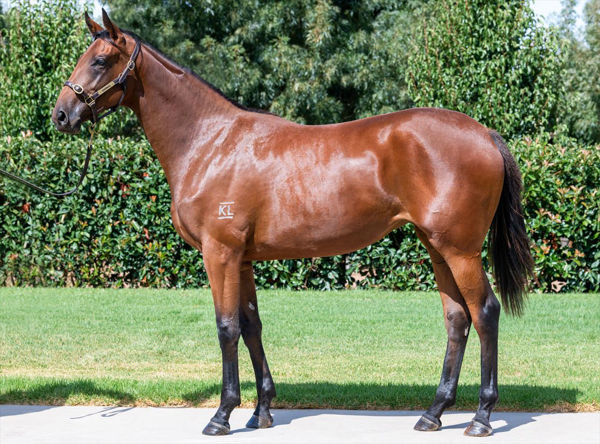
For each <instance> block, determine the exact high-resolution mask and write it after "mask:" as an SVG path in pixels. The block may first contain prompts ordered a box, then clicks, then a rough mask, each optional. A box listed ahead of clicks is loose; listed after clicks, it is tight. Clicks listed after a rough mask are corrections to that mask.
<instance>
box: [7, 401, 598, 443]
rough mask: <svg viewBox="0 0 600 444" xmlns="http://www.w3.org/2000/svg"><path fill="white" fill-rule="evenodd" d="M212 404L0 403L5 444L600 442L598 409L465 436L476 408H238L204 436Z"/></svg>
mask: <svg viewBox="0 0 600 444" xmlns="http://www.w3.org/2000/svg"><path fill="white" fill-rule="evenodd" d="M213 413H214V411H213V409H190V408H125V407H43V406H13V405H0V443H1V444H17V443H19V444H20V443H27V444H95V443H98V444H122V443H127V444H137V443H140V444H142V443H143V444H162V443H168V444H179V443H213V444H215V443H218V444H222V443H234V442H235V443H262V444H269V443H277V444H279V443H284V444H287V443H291V444H292V443H310V444H319V443H328V444H332V443H340V444H341V443H343V444H349V443H377V444H384V443H392V442H393V443H445V444H449V443H450V444H451V443H471V444H473V443H486V444H488V443H489V444H493V443H499V442H500V443H503V444H504V443H523V444H534V443H544V444H552V443H556V444H559V443H560V444H569V443H577V444H587V443H590V444H600V412H596V413H560V414H558V413H555V414H546V413H503V412H498V413H494V414H493V415H492V426H493V427H494V434H493V435H492V436H490V437H488V438H469V437H466V436H463V429H464V428H465V427H466V425H467V424H468V423H469V421H470V419H471V417H472V416H473V413H462V412H448V413H446V414H445V415H444V416H443V417H442V422H443V429H441V430H439V431H437V432H430V433H424V432H415V431H413V429H412V427H413V425H414V423H415V422H416V421H417V420H418V418H419V416H420V412H404V411H392V412H372V411H347V410H274V411H273V417H274V418H275V426H274V427H272V428H270V429H263V430H250V429H246V428H245V423H246V421H247V420H248V419H249V418H250V416H251V414H252V411H251V410H248V409H236V410H235V411H234V412H233V414H232V417H231V421H230V422H231V430H232V433H231V434H230V435H229V436H224V437H207V436H203V435H202V434H201V432H202V428H203V427H204V425H205V424H206V423H207V422H208V420H209V419H210V418H211V416H212V414H213Z"/></svg>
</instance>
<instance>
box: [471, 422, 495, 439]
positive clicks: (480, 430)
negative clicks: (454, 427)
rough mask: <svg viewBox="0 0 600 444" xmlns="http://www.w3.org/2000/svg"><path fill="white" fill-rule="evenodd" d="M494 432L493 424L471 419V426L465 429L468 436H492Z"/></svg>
mask: <svg viewBox="0 0 600 444" xmlns="http://www.w3.org/2000/svg"><path fill="white" fill-rule="evenodd" d="M491 434H492V426H491V425H489V424H484V423H482V422H480V421H475V420H473V421H471V424H469V427H467V428H466V429H465V435H467V436H490V435H491Z"/></svg>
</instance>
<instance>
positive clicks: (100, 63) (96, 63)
mask: <svg viewBox="0 0 600 444" xmlns="http://www.w3.org/2000/svg"><path fill="white" fill-rule="evenodd" d="M92 65H93V66H99V67H104V66H106V59H104V58H102V57H99V58H97V59H96V60H94V63H92Z"/></svg>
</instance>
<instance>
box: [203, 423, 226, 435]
mask: <svg viewBox="0 0 600 444" xmlns="http://www.w3.org/2000/svg"><path fill="white" fill-rule="evenodd" d="M229 430H231V428H230V426H229V423H228V422H226V423H225V424H219V423H216V422H214V421H211V422H209V423H208V425H207V426H206V427H204V430H202V434H203V435H208V436H219V435H227V434H228V433H229Z"/></svg>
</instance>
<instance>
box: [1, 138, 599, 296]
mask: <svg viewBox="0 0 600 444" xmlns="http://www.w3.org/2000/svg"><path fill="white" fill-rule="evenodd" d="M513 146H514V148H513V151H514V152H515V153H516V157H517V160H518V162H519V164H520V165H521V169H522V172H523V178H524V182H525V193H524V200H525V216H526V219H527V225H528V227H529V228H530V231H531V237H532V242H533V253H534V256H535V262H536V280H535V282H534V283H533V285H534V288H537V289H540V290H544V291H549V290H560V289H563V290H569V291H592V290H593V291H598V290H599V289H600V249H599V248H598V244H599V242H598V237H599V233H600V219H599V218H600V212H599V204H598V202H599V201H600V199H599V197H600V196H599V195H598V185H597V184H598V183H599V181H600V172H599V170H598V168H597V165H598V164H600V150H599V149H598V147H585V148H580V147H578V146H577V145H576V144H575V143H574V142H573V141H571V140H563V141H559V142H558V143H554V144H551V143H549V141H548V138H547V137H546V138H538V139H531V138H523V139H520V140H518V141H516V142H515V143H514V144H513ZM9 148H10V150H18V151H20V152H27V153H30V156H29V157H28V158H27V159H26V158H24V157H23V156H19V158H17V157H13V156H10V150H9ZM84 148H85V142H84V141H83V139H82V140H72V141H70V142H67V143H61V144H52V143H48V142H45V143H40V142H38V141H36V140H35V138H33V137H27V136H25V137H21V136H20V137H17V138H12V139H11V140H10V144H8V143H7V140H6V138H4V139H2V140H0V165H3V166H9V167H10V168H11V169H12V170H15V171H20V172H22V173H23V174H27V175H29V176H34V175H35V178H36V180H37V181H39V182H42V183H47V184H50V185H51V186H52V187H53V188H56V189H60V190H63V189H68V188H70V187H71V186H72V184H73V183H74V182H75V181H76V180H77V177H78V176H77V175H78V171H79V166H80V165H81V164H82V163H83V158H84V155H85V152H84V151H85V150H84ZM169 210H170V191H169V187H168V185H167V183H166V180H165V177H164V174H163V172H162V170H161V168H160V165H159V163H158V162H157V161H156V160H155V158H154V155H153V152H152V150H151V148H150V147H149V146H148V144H147V142H134V141H132V140H129V139H117V140H111V139H100V140H99V141H98V142H97V143H96V144H95V147H94V155H93V157H92V162H91V164H90V170H89V172H88V174H87V176H86V178H85V180H84V183H83V187H82V189H81V191H80V192H79V193H77V194H75V195H73V196H69V197H67V198H64V199H57V198H53V197H49V196H44V195H40V194H37V193H35V192H30V191H28V190H26V189H25V188H23V187H21V186H20V185H17V184H13V183H9V182H4V183H3V185H2V187H1V188H0V238H1V239H2V242H1V243H0V283H4V284H8V285H45V286H64V285H75V286H99V287H102V286H116V287H119V286H152V287H198V286H205V285H207V284H208V281H207V277H206V273H205V271H204V268H203V266H202V259H201V255H200V253H198V252H197V251H195V250H193V249H192V248H191V247H188V246H187V245H185V244H184V242H183V241H182V240H181V239H180V238H179V236H178V235H177V234H176V232H175V230H174V229H173V227H172V224H171V220H170V211H169ZM484 259H485V254H484ZM255 273H256V282H257V284H258V285H259V287H262V288H274V287H278V288H292V289H301V288H316V289H330V288H345V287H353V286H358V287H380V288H390V289H420V290H429V289H433V288H435V281H434V277H433V273H432V270H431V266H430V261H429V258H428V256H427V252H426V251H425V248H424V247H423V246H422V245H421V244H420V242H419V241H418V240H417V238H416V236H415V234H414V232H413V230H412V229H411V227H410V226H407V227H404V228H402V229H400V230H396V231H395V232H393V233H392V234H390V235H389V236H388V237H386V238H385V239H383V240H381V241H380V242H378V243H376V244H373V245H371V246H369V247H367V248H365V249H363V250H360V251H357V252H354V253H351V254H347V255H343V256H335V257H332V258H315V259H306V260H284V261H271V262H263V263H257V264H256V265H255Z"/></svg>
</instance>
